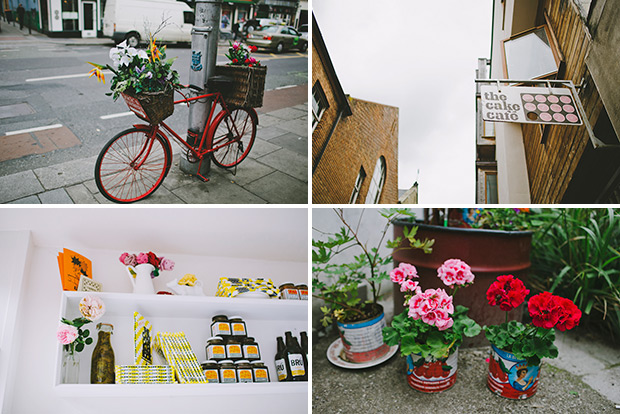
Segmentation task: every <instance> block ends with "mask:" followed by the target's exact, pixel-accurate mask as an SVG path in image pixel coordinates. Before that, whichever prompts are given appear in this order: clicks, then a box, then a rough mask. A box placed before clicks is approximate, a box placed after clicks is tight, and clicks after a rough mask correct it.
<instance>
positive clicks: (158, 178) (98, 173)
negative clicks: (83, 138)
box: [95, 128, 172, 203]
mask: <svg viewBox="0 0 620 414" xmlns="http://www.w3.org/2000/svg"><path fill="white" fill-rule="evenodd" d="M171 162H172V151H171V150H170V144H169V143H168V141H167V140H166V139H164V138H163V137H162V136H161V135H160V134H157V135H156V136H155V137H154V138H153V139H150V138H149V136H148V133H147V131H144V130H141V129H137V128H130V129H128V130H126V131H123V132H121V133H120V134H118V135H116V136H115V137H114V138H112V139H111V140H110V141H109V142H108V143H107V144H106V145H105V147H103V149H102V150H101V153H100V154H99V157H98V158H97V163H96V164H95V182H96V183H97V188H99V191H101V194H102V195H103V196H104V197H105V198H107V199H108V200H111V201H114V202H116V203H133V202H135V201H138V200H142V199H144V198H146V197H148V196H149V195H151V194H153V192H154V191H155V190H157V188H158V187H159V186H160V185H161V183H162V182H163V181H164V178H165V177H166V174H168V170H170V164H171Z"/></svg>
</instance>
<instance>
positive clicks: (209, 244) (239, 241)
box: [0, 208, 308, 414]
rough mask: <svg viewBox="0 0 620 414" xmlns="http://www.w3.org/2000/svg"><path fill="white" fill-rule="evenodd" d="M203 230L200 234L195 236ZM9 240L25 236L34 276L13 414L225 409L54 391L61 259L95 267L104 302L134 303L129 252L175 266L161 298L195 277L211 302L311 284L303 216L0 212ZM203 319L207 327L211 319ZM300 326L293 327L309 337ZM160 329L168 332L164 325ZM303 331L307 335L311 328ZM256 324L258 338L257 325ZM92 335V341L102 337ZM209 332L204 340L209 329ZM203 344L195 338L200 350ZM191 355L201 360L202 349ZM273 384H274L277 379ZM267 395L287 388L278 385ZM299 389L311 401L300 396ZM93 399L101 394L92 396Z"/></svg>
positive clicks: (264, 397)
mask: <svg viewBox="0 0 620 414" xmlns="http://www.w3.org/2000/svg"><path fill="white" fill-rule="evenodd" d="M197 224H198V225H199V227H200V228H201V229H202V231H195V230H194V229H195V228H196V226H197ZM8 230H29V231H30V232H31V235H32V240H33V243H34V245H33V247H32V248H31V251H30V255H29V258H30V261H31V262H30V264H29V265H30V268H29V270H28V271H27V272H26V273H24V275H23V280H24V281H23V286H24V288H23V289H22V291H23V292H22V293H23V297H22V301H21V302H20V306H19V312H18V315H17V318H16V321H15V324H16V325H19V327H20V329H19V332H20V333H19V334H18V337H17V338H16V340H17V343H18V346H16V348H17V349H18V352H15V353H13V355H12V356H11V357H12V358H13V359H14V361H15V362H16V363H17V366H18V370H17V371H18V372H17V374H16V375H15V378H13V379H12V380H13V384H14V392H13V393H12V395H10V396H8V397H9V398H10V400H11V401H10V404H11V405H10V407H11V408H10V409H9V411H7V412H9V413H11V414H25V413H48V412H49V413H56V412H63V413H67V414H72V413H76V414H77V413H82V412H84V409H86V408H87V409H88V410H89V412H92V413H109V412H114V413H124V412H127V413H129V412H131V413H135V412H137V411H136V410H138V412H149V413H169V412H177V411H179V410H181V411H186V412H196V411H197V409H198V408H200V409H201V410H202V409H204V410H205V411H208V410H210V409H216V408H217V407H218V406H220V407H221V406H223V405H220V403H218V402H217V401H219V399H218V398H215V399H214V398H213V395H210V396H206V395H204V394H202V393H200V392H199V393H195V392H192V390H191V389H190V388H187V389H183V391H182V392H180V393H173V394H174V395H160V394H158V393H157V392H156V389H155V388H153V389H152V390H153V391H154V392H153V395H151V396H148V397H146V396H145V395H144V394H143V391H141V392H138V393H137V394H135V395H134V394H131V393H128V392H127V391H126V390H127V389H124V390H123V391H122V392H121V393H122V394H123V395H122V396H119V397H120V398H115V397H113V396H110V395H106V394H107V392H103V393H102V395H101V396H90V397H79V396H78V395H75V396H73V395H72V394H73V393H74V392H75V394H80V392H81V391H80V390H83V389H88V390H93V388H91V386H90V385H86V384H84V385H75V386H66V387H65V386H55V385H54V384H55V383H56V378H55V375H56V364H57V357H58V351H59V346H58V343H57V341H56V329H57V327H58V323H59V316H60V314H59V309H60V304H61V298H62V289H61V285H60V279H59V273H58V264H57V261H56V255H57V253H58V252H59V251H61V250H62V248H63V247H66V248H69V249H72V250H75V251H77V252H79V253H80V254H83V255H85V256H86V257H88V258H89V259H91V260H92V261H93V276H94V279H96V280H98V281H101V282H102V283H103V286H104V291H106V292H115V293H126V294H130V292H131V290H132V289H131V284H130V281H129V278H128V276H127V274H126V271H125V268H124V266H123V265H122V264H121V263H120V262H119V261H118V257H119V255H120V253H122V252H123V251H131V252H139V251H149V250H151V251H153V252H155V253H157V254H158V255H163V256H166V257H169V258H170V259H172V260H174V261H175V262H176V266H175V269H174V270H173V271H170V272H162V274H161V276H160V277H158V278H156V279H155V288H156V290H160V289H164V288H165V284H166V282H168V281H170V280H172V279H175V278H177V277H181V276H183V275H184V274H185V273H193V274H195V275H196V276H197V277H198V278H199V279H200V280H201V281H202V283H203V285H204V287H205V288H204V291H205V293H206V294H207V295H214V294H215V289H216V287H217V281H218V279H219V278H220V277H222V276H229V277H270V278H272V279H273V281H274V283H276V284H278V283H283V282H285V281H293V282H295V283H302V282H306V283H307V282H308V262H307V260H308V210H307V208H303V209H296V208H291V209H279V208H269V209H264V208H253V209H246V208H225V209H219V208H165V209H162V208H105V209H101V208H79V209H78V208H34V209H32V208H3V209H2V210H0V232H1V231H8ZM15 276H16V277H21V276H22V275H15ZM107 294H109V293H106V295H107ZM121 296H122V295H121ZM161 299H165V298H161ZM168 299H172V300H178V299H180V298H168ZM111 300H112V299H111ZM113 302H114V300H112V302H111V304H112V303H113ZM252 302H254V301H252ZM247 303H248V304H250V302H247ZM290 306H292V307H293V308H294V307H295V305H290ZM297 306H299V305H297ZM257 307H260V306H259V305H257ZM113 315H114V312H113V311H111V314H110V317H112V318H116V316H113ZM200 318H202V319H201V320H203V321H206V317H205V315H202V316H201V317H200ZM282 318H286V312H282ZM297 322H300V321H299V320H298V321H297ZM297 322H295V325H294V326H295V327H299V329H301V328H303V327H304V326H299V325H297ZM117 323H119V322H117ZM123 323H124V322H123ZM161 323H162V324H165V323H168V322H166V318H161ZM200 323H202V322H200ZM305 323H306V326H305V327H307V319H306V321H305ZM257 324H258V325H257V328H258V329H260V323H259V322H257ZM119 326H120V325H119ZM92 328H93V329H91V332H94V331H95V330H96V329H94V327H92ZM184 329H185V328H184ZM200 329H203V328H202V327H201V328H200ZM204 329H205V332H206V329H207V327H204ZM248 329H249V330H251V329H252V327H251V326H250V327H249V328H248ZM16 331H18V330H16ZM250 332H251V333H252V332H253V331H250ZM281 334H283V332H282V333H281ZM200 335H202V333H201V334H200ZM205 335H206V333H205ZM119 336H120V335H119ZM270 336H271V335H270ZM201 340H202V339H201V338H199V339H198V342H200V341H201ZM272 340H275V337H274V338H273V339H272ZM261 345H262V344H261ZM114 346H115V352H116V353H117V354H118V355H119V357H120V358H123V359H127V357H126V355H128V354H126V353H127V352H130V351H129V350H128V349H131V346H129V347H128V348H124V347H125V346H126V345H124V344H120V343H119V344H114ZM198 346H199V345H196V347H198ZM93 347H94V345H91V346H89V347H87V349H86V350H84V351H83V352H82V353H81V357H82V360H86V361H90V354H91V353H92V349H93ZM121 347H123V348H122V349H123V350H121ZM261 350H262V349H261ZM195 352H196V353H197V354H198V353H200V352H202V353H204V347H203V348H202V349H198V350H195ZM268 358H269V356H266V357H264V359H268ZM199 359H200V356H199ZM118 362H119V363H130V361H126V360H122V361H121V360H119V361H118ZM87 363H88V362H87ZM270 374H271V375H272V377H273V373H271V372H270ZM272 379H275V378H272ZM239 385H245V384H239ZM250 385H255V384H250ZM256 385H262V384H256ZM265 385H266V386H270V385H276V388H277V389H279V388H281V387H280V386H281V384H265ZM82 387H85V388H82ZM92 387H94V386H92ZM145 387H146V386H145ZM179 387H181V385H179ZM287 387H289V388H290V391H291V392H292V394H291V399H293V398H296V399H297V400H299V405H297V406H298V407H300V411H299V412H304V411H305V407H307V384H306V387H305V388H304V385H299V384H292V385H288V384H287V385H285V386H284V388H282V389H283V390H285V393H287V392H288V391H289V388H287ZM57 389H58V390H57ZM301 389H304V390H306V392H305V393H303V392H302V393H299V391H300V390H301ZM94 390H95V392H96V393H99V391H97V389H96V388H94ZM270 390H273V388H270ZM58 391H60V392H58ZM252 391H254V389H252ZM147 392H149V393H150V391H147ZM89 393H90V391H89ZM141 393H142V394H141ZM209 393H210V391H209ZM277 393H278V392H277V391H276V394H277ZM130 394H131V395H130ZM188 394H189V395H188ZM225 401H230V399H229V400H225ZM235 401H236V402H238V403H239V404H241V406H243V407H245V409H243V411H248V409H249V408H255V407H271V408H270V410H269V412H274V413H275V412H280V411H279V408H278V407H281V408H282V410H281V412H288V408H287V407H286V406H285V405H281V404H278V403H277V402H278V397H277V396H275V395H274V394H273V393H271V392H270V393H252V394H248V395H247V396H243V395H242V396H241V397H239V398H238V399H235Z"/></svg>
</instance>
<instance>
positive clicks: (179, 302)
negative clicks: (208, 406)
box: [55, 292, 308, 407]
mask: <svg viewBox="0 0 620 414" xmlns="http://www.w3.org/2000/svg"><path fill="white" fill-rule="evenodd" d="M86 294H87V293H85V292H63V295H62V300H61V310H60V316H61V317H65V318H67V319H74V318H77V317H79V316H80V313H79V308H78V304H79V301H80V300H81V299H82V297H83V296H85V295H86ZM88 294H91V295H97V296H99V297H100V298H101V299H102V300H103V301H104V303H105V306H106V313H105V315H104V316H103V317H102V318H101V319H100V320H99V321H97V322H95V323H91V324H88V325H85V327H84V328H86V329H89V330H90V332H91V334H90V336H91V337H93V340H94V342H93V344H92V345H89V346H87V347H86V348H85V349H84V351H82V352H80V353H79V356H80V383H79V384H61V377H62V375H61V374H62V373H61V369H62V345H60V344H59V345H58V352H57V361H56V373H55V390H56V392H57V394H58V395H59V396H61V397H72V398H76V397H80V398H81V397H153V396H157V397H188V396H189V397H201V396H204V397H214V396H218V395H223V396H226V395H228V396H231V397H232V396H240V397H242V396H247V397H248V401H249V402H252V401H255V399H256V398H257V397H259V396H262V397H267V398H269V399H273V400H274V401H276V400H278V401H281V399H285V400H286V399H289V400H291V402H297V403H299V401H300V400H303V401H307V396H308V383H307V382H295V383H279V382H277V377H276V371H275V366H274V355H275V353H276V337H277V336H284V332H285V331H291V332H293V334H294V335H296V336H298V335H299V332H301V331H307V329H308V302H307V301H293V300H277V299H241V298H239V299H229V298H219V297H192V296H169V295H136V294H132V293H88ZM135 311H137V312H140V314H142V315H143V316H144V317H145V318H146V319H148V320H149V321H150V322H151V324H152V326H153V328H152V333H153V335H154V334H155V333H156V332H159V331H162V332H179V331H183V332H185V335H186V337H187V339H188V341H189V342H190V344H191V346H192V350H193V351H194V353H195V354H196V356H197V358H198V360H199V362H202V361H204V360H205V359H206V355H205V345H206V342H207V338H209V337H210V336H211V331H210V326H211V318H212V317H213V316H214V315H220V314H224V315H228V316H233V315H238V316H241V317H242V318H243V319H244V321H245V322H246V327H247V331H248V336H252V337H254V338H255V339H256V341H257V342H258V344H259V346H260V352H261V358H262V360H263V361H264V362H265V364H266V365H267V367H268V368H269V375H270V378H271V382H270V383H263V384H258V383H251V384H138V385H128V384H110V385H91V384H90V362H91V355H92V351H93V349H94V347H95V344H96V343H97V330H96V324H97V323H98V322H106V323H111V324H112V325H114V333H113V335H112V347H113V349H114V354H115V363H116V364H117V365H129V364H133V362H134V360H133V359H134V345H133V314H134V312H135ZM242 399H243V398H242ZM253 399H254V400H253ZM210 400H213V399H212V398H211V399H210ZM252 405H253V404H252ZM305 406H306V404H305V403H304V404H303V405H301V407H305Z"/></svg>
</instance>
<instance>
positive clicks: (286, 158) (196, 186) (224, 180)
mask: <svg viewBox="0 0 620 414" xmlns="http://www.w3.org/2000/svg"><path fill="white" fill-rule="evenodd" d="M294 101H297V103H296V104H294V105H292V104H293V103H294ZM306 101H307V85H300V86H296V87H292V88H287V89H280V90H273V91H266V92H265V103H266V108H267V110H268V111H269V112H263V111H262V110H261V108H259V110H258V113H259V126H258V131H257V133H256V140H255V142H254V146H253V147H252V150H251V152H250V155H249V156H248V158H247V159H246V160H244V161H243V162H242V163H241V164H240V165H239V166H238V168H237V172H236V175H233V170H232V169H231V170H222V169H219V168H218V167H216V166H214V165H212V166H211V171H210V173H209V174H208V175H207V178H209V181H208V182H206V183H205V182H203V181H202V180H200V179H199V178H197V177H195V176H191V175H188V174H185V173H183V172H182V171H181V170H180V169H179V159H180V156H181V155H180V154H179V146H178V145H176V144H173V151H176V152H175V154H174V157H173V165H172V167H171V169H170V172H169V173H168V176H167V177H166V179H165V180H164V182H163V184H162V186H161V187H160V188H159V189H158V190H157V191H156V192H155V193H154V194H153V195H152V196H150V197H149V198H147V199H145V200H142V201H141V202H139V203H147V204H228V203H234V204H257V203H278V204H306V203H307V201H308V133H307V132H308V105H307V102H306ZM283 105H286V106H283ZM179 116H183V115H182V114H181V115H179ZM132 122H133V121H132ZM129 126H130V124H129V123H128V127H129ZM116 132H120V130H119V131H110V137H112V135H113V134H114V133H116ZM102 147H103V143H102ZM96 159H97V157H96V156H94V157H90V158H84V159H78V160H73V161H69V162H65V163H62V164H58V165H53V166H49V167H43V168H37V169H33V170H26V171H22V172H19V173H15V174H11V175H6V176H3V177H0V203H10V204H97V203H108V200H106V199H105V198H104V197H103V196H102V195H101V194H100V193H99V191H98V189H97V185H96V184H95V180H94V167H95V161H96Z"/></svg>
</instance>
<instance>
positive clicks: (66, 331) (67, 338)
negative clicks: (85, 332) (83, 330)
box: [56, 323, 78, 345]
mask: <svg viewBox="0 0 620 414" xmlns="http://www.w3.org/2000/svg"><path fill="white" fill-rule="evenodd" d="M77 337H78V330H77V328H76V327H75V326H71V325H66V324H64V323H61V324H60V325H59V326H58V331H57V332H56V338H58V342H60V343H61V344H63V345H69V344H71V343H73V341H75V339H76V338H77Z"/></svg>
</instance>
